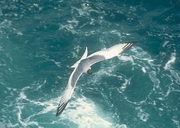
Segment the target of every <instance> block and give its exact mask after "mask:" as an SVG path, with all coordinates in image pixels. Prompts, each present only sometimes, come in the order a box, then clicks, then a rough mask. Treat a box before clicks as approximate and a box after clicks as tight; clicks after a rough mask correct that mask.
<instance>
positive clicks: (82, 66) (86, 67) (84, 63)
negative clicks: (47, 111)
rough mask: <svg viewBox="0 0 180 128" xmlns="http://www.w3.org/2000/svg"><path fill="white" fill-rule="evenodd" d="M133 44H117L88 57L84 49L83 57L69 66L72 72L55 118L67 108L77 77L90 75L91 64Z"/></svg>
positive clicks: (108, 57)
mask: <svg viewBox="0 0 180 128" xmlns="http://www.w3.org/2000/svg"><path fill="white" fill-rule="evenodd" d="M135 43H136V42H135V41H132V42H126V43H122V44H117V45H114V46H112V47H110V48H108V49H105V50H101V51H98V52H95V53H93V54H91V55H89V56H88V50H87V47H86V49H85V52H84V54H83V56H82V57H81V59H80V60H78V61H77V62H76V63H75V64H74V65H73V66H71V68H74V70H73V72H72V73H71V75H70V77H69V80H68V84H67V87H66V89H65V90H64V92H63V94H62V96H61V98H60V102H59V105H58V108H57V113H56V116H58V115H60V114H61V113H62V112H63V110H64V109H65V107H66V106H67V104H68V102H69V100H70V99H71V96H72V94H73V92H74V89H75V87H76V83H77V81H78V79H79V77H80V76H81V75H82V74H83V73H87V74H92V73H93V72H92V70H91V66H92V65H93V64H95V63H97V62H100V61H103V60H107V59H110V58H113V57H115V56H118V55H119V54H120V53H122V52H124V51H126V50H128V49H129V48H130V47H132V46H133V45H134V44H135Z"/></svg>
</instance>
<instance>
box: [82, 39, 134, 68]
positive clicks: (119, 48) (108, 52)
mask: <svg viewBox="0 0 180 128" xmlns="http://www.w3.org/2000/svg"><path fill="white" fill-rule="evenodd" d="M135 43H136V42H135V41H133V42H127V43H122V44H117V45H114V46H112V47H110V48H108V49H105V50H101V51H98V52H95V53H93V54H91V55H89V56H88V57H87V58H86V59H84V60H83V61H85V62H84V63H86V65H87V66H88V67H90V66H91V65H93V64H95V63H97V62H100V61H103V60H106V59H110V58H113V57H115V56H118V55H119V54H121V53H122V52H125V51H126V50H128V49H129V48H130V47H132V46H133V45H134V44H135Z"/></svg>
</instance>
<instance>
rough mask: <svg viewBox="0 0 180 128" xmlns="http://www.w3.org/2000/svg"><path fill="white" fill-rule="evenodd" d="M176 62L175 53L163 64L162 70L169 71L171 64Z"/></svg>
mask: <svg viewBox="0 0 180 128" xmlns="http://www.w3.org/2000/svg"><path fill="white" fill-rule="evenodd" d="M175 61H176V53H171V57H170V60H168V62H167V63H166V64H165V66H164V69H165V70H167V69H170V68H171V66H172V64H173V63H175Z"/></svg>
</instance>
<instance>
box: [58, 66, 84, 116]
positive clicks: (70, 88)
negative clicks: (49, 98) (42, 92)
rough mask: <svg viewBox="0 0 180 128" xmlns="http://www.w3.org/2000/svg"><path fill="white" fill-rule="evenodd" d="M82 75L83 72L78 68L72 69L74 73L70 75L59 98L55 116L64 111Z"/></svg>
mask: <svg viewBox="0 0 180 128" xmlns="http://www.w3.org/2000/svg"><path fill="white" fill-rule="evenodd" d="M82 73H83V71H82V68H81V67H80V66H77V67H76V68H75V69H74V71H73V72H72V73H71V75H70V77H69V81H68V85H67V87H66V89H65V91H64V92H63V94H62V96H61V99H60V102H59V105H58V108H57V113H56V116H58V115H60V114H61V113H62V112H63V110H64V109H65V107H66V105H67V104H68V102H69V100H70V99H71V96H72V94H73V92H74V88H75V86H76V83H77V81H78V79H79V77H80V76H81V74H82Z"/></svg>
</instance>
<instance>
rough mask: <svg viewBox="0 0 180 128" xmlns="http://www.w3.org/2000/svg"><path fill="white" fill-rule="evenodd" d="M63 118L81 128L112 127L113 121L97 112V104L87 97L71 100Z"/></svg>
mask: <svg viewBox="0 0 180 128" xmlns="http://www.w3.org/2000/svg"><path fill="white" fill-rule="evenodd" d="M60 116H61V118H60V119H61V120H62V119H63V120H66V119H68V120H70V121H72V122H74V123H75V124H78V126H79V127H80V128H92V127H94V128H95V127H96V128H103V127H106V128H110V127H112V123H111V122H109V121H107V120H106V119H105V118H104V117H103V116H100V115H99V112H97V109H96V106H95V104H94V103H93V102H92V101H90V100H88V99H87V98H85V97H82V98H77V99H76V100H75V101H71V102H70V103H69V105H68V106H67V108H66V110H64V112H63V113H62V115H60Z"/></svg>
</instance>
